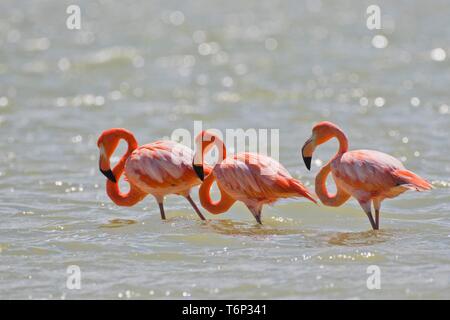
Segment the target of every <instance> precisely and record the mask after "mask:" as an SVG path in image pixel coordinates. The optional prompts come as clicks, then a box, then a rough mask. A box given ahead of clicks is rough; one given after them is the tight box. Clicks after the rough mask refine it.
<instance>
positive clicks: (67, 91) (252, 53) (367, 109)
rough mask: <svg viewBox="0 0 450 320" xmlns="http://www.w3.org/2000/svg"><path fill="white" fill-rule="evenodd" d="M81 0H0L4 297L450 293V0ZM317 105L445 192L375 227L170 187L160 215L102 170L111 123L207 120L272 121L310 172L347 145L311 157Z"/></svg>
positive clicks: (316, 209)
mask: <svg viewBox="0 0 450 320" xmlns="http://www.w3.org/2000/svg"><path fill="white" fill-rule="evenodd" d="M69 4H72V3H71V2H68V1H56V0H50V1H27V2H17V1H12V0H3V1H2V3H1V4H0V48H1V50H0V148H1V149H0V150H1V151H2V152H1V155H0V190H1V193H2V197H1V204H0V214H1V222H0V261H1V263H0V298H3V299H10V298H23V299H29V298H30V299H61V298H63V299H64V298H65V299H83V298H88V299H95V298H100V299H106V298H113V299H128V298H134V299H156V298H157V299H166V298H175V299H197V298H206V299H220V298H268V299H269V298H271V299H305V298H306V299H311V298H320V299H336V298H344V299H380V298H388V299H392V298H407V299H418V298H424V299H431V298H440V299H448V298H450V293H449V292H450V290H449V273H450V265H449V263H450V248H449V245H450V233H449V226H450V221H449V215H450V194H449V190H450V189H449V186H450V153H449V152H448V150H449V146H450V144H449V141H448V138H449V128H450V107H449V105H450V94H449V91H448V84H449V81H450V63H449V61H450V58H449V57H444V59H443V61H437V60H442V52H441V51H440V50H437V51H433V50H434V49H437V48H442V50H443V51H444V53H447V55H449V54H450V46H449V43H450V41H449V40H450V29H449V28H448V26H447V20H448V16H449V14H450V3H448V1H444V0H442V1H437V0H431V1H427V2H422V1H395V2H394V1H378V4H379V6H380V8H381V13H382V27H383V29H382V30H368V29H367V27H366V14H365V11H366V8H367V6H368V5H369V4H372V3H371V2H368V1H356V0H355V1H333V2H332V3H329V2H325V1H322V2H321V3H320V2H316V1H305V2H302V1H246V2H245V3H243V2H242V1H226V2H225V3H223V4H221V5H217V4H215V3H213V2H212V1H203V0H202V1H195V2H187V1H106V0H102V1H78V4H79V5H80V7H81V14H82V28H81V30H68V29H67V28H66V27H65V22H66V18H67V14H66V13H65V10H66V7H67V6H68V5H69ZM376 35H382V36H383V37H381V38H380V37H378V38H376V40H377V39H378V41H375V44H376V45H381V46H384V48H375V47H374V45H373V44H372V41H373V38H374V36H376ZM380 39H381V40H380ZM386 40H387V45H386ZM432 52H434V54H431V53H432ZM377 98H378V99H377ZM321 120H331V121H333V122H336V123H338V124H339V125H340V126H341V127H342V128H343V129H344V130H345V131H346V133H347V135H348V137H349V140H350V148H351V149H359V148H363V149H376V150H380V151H384V152H387V153H389V154H392V155H393V156H395V157H397V158H399V159H401V160H402V161H403V162H404V164H405V166H406V167H407V168H409V169H410V170H413V171H414V172H416V173H417V174H419V175H421V176H423V177H425V178H427V179H428V180H429V181H431V182H432V183H433V185H434V187H435V189H434V190H432V191H431V192H427V193H415V192H409V193H405V194H403V195H402V196H400V197H398V198H396V199H394V200H389V201H386V202H384V203H383V211H382V215H381V228H382V229H381V230H380V231H378V232H373V231H370V230H369V228H370V225H369V222H368V221H367V218H366V216H365V214H364V213H363V212H362V211H361V209H360V208H359V206H358V204H357V203H356V202H355V200H351V201H349V202H348V203H346V204H345V205H344V206H342V207H340V208H328V207H324V206H315V205H313V204H310V203H308V202H306V201H305V200H288V201H281V202H279V203H277V204H276V205H275V206H273V207H267V208H265V209H264V212H263V221H264V225H263V226H258V225H255V222H254V219H253V217H252V216H251V214H250V213H249V212H248V210H247V208H245V207H244V206H243V205H242V204H236V205H234V206H233V207H232V208H231V210H230V212H227V213H225V214H222V215H219V216H212V215H210V214H207V213H206V215H207V216H208V218H210V221H208V222H201V221H199V220H198V218H197V216H196V215H195V213H194V212H193V211H192V210H191V209H190V207H189V204H188V203H187V202H186V201H185V200H184V199H183V198H180V197H176V196H171V197H168V199H167V200H166V213H167V216H168V220H167V221H161V220H160V217H159V210H158V207H157V205H156V203H155V201H154V200H153V199H151V198H150V197H149V198H147V199H145V200H144V201H143V202H142V203H140V204H138V205H136V206H134V207H131V208H123V207H117V206H115V205H114V204H113V203H112V201H111V200H110V199H109V198H108V197H107V195H106V193H105V190H104V183H105V179H104V177H103V176H102V175H101V174H100V172H98V149H97V146H96V139H97V137H98V135H99V134H100V132H101V131H103V130H104V129H107V128H110V127H125V128H128V129H130V130H132V131H133V132H134V133H135V134H136V137H137V139H138V141H139V143H141V144H143V143H147V142H151V141H154V140H157V139H160V138H162V137H165V136H170V135H171V134H172V132H173V130H174V129H177V128H185V129H187V130H189V131H191V132H192V131H193V126H194V121H202V122H203V127H204V128H218V129H221V130H225V129H227V128H231V129H234V128H244V129H248V128H256V129H266V128H268V129H279V134H280V150H279V153H280V159H279V160H280V162H281V163H283V165H284V166H285V167H286V168H287V169H288V170H289V172H290V173H291V174H292V175H293V176H295V177H297V178H299V179H300V180H302V181H303V182H304V183H305V184H308V185H309V186H311V184H312V183H313V179H314V175H315V174H316V173H317V172H318V169H319V165H320V164H321V163H324V162H326V161H327V160H328V159H329V157H331V156H332V155H333V153H334V152H335V150H336V147H337V144H336V143H334V142H330V143H329V144H327V145H324V146H323V147H321V148H320V149H319V150H318V151H317V152H316V158H315V160H316V161H315V162H314V163H313V168H312V171H311V172H308V171H307V170H306V168H305V167H304V165H303V163H302V160H301V159H300V154H299V149H300V147H301V145H302V144H303V142H304V141H305V140H306V139H307V138H308V137H309V135H310V131H311V126H312V125H313V123H315V122H317V121H321ZM123 151H124V147H123V146H121V148H120V150H118V152H117V154H116V157H115V158H114V160H117V159H118V157H119V156H120V153H121V152H123ZM330 188H331V189H333V187H332V186H330ZM193 196H194V198H195V200H196V201H198V197H197V192H196V191H195V192H194V193H193ZM117 219H118V220H117ZM70 265H77V266H78V267H79V268H80V270H81V288H80V289H79V290H77V289H74V290H71V289H68V288H67V286H66V281H67V277H68V274H67V268H68V266H70ZM371 265H376V266H378V267H379V268H380V272H381V278H380V279H381V289H379V290H369V289H368V287H367V285H366V281H367V278H368V277H369V276H370V275H369V274H367V268H368V267H369V266H371Z"/></svg>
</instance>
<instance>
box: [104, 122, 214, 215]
mask: <svg viewBox="0 0 450 320" xmlns="http://www.w3.org/2000/svg"><path fill="white" fill-rule="evenodd" d="M121 139H123V140H125V141H126V142H127V143H128V150H127V151H126V153H125V154H124V155H123V156H122V158H121V159H120V161H119V162H118V163H117V165H116V166H115V167H114V168H113V169H112V170H111V166H110V158H111V155H112V154H113V153H114V150H115V149H116V148H117V145H118V144H119V141H120V140H121ZM97 145H98V147H99V149H100V171H101V172H102V173H103V174H104V175H105V176H106V177H107V178H108V180H107V182H106V192H107V193H108V196H109V197H110V198H111V200H112V201H113V202H114V203H115V204H117V205H119V206H133V205H134V204H136V203H138V202H139V201H141V200H142V199H144V198H145V197H146V196H147V195H148V194H151V195H153V196H154V197H155V198H156V201H157V202H158V205H159V209H160V212H161V218H162V219H163V220H164V219H165V218H166V216H165V213H164V205H163V201H164V197H165V196H166V195H168V194H178V195H181V196H183V197H185V198H186V199H187V200H188V201H189V203H190V204H191V206H192V207H193V208H194V210H195V212H196V213H197V214H198V216H199V217H200V219H202V220H205V217H204V216H203V215H202V213H201V212H200V210H199V209H198V207H197V206H196V205H195V203H194V201H193V200H192V198H191V196H190V191H191V188H192V187H194V186H196V185H199V184H200V183H201V181H200V180H199V179H198V177H197V175H196V173H195V171H194V169H193V167H192V159H193V152H192V150H191V149H189V148H188V147H186V146H183V145H181V144H179V143H176V142H173V141H165V140H163V141H156V142H153V143H150V144H146V145H143V146H140V147H138V144H137V141H136V139H135V137H134V135H133V133H131V132H130V131H128V130H126V129H121V128H113V129H109V130H106V131H104V132H103V133H102V134H101V135H100V137H99V138H98V142H97ZM210 170H211V168H210V167H206V168H205V171H208V172H209V171H210ZM124 172H125V176H126V179H127V180H128V182H129V184H130V190H129V192H128V193H126V194H124V193H122V192H121V191H120V190H119V183H118V181H119V179H120V176H121V175H122V174H123V173H124Z"/></svg>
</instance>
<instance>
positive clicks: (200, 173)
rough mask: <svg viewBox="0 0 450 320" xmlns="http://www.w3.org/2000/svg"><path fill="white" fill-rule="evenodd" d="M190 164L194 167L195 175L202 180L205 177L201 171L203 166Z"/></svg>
mask: <svg viewBox="0 0 450 320" xmlns="http://www.w3.org/2000/svg"><path fill="white" fill-rule="evenodd" d="M192 166H193V167H194V171H195V173H196V174H197V177H199V179H200V180H202V181H203V180H204V179H205V172H204V171H203V166H199V165H196V164H192Z"/></svg>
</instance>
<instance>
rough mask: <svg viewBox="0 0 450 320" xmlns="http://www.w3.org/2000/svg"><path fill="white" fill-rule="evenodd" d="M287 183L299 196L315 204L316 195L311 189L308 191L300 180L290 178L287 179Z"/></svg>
mask: <svg viewBox="0 0 450 320" xmlns="http://www.w3.org/2000/svg"><path fill="white" fill-rule="evenodd" d="M289 185H290V187H291V188H292V189H293V190H294V191H295V192H296V193H298V194H299V195H300V196H302V197H305V198H307V199H309V200H311V201H312V202H314V203H315V204H317V200H316V196H315V195H314V194H313V193H312V192H311V191H309V190H308V189H307V188H306V187H305V186H304V185H303V184H302V183H301V182H300V181H297V180H295V179H291V180H289Z"/></svg>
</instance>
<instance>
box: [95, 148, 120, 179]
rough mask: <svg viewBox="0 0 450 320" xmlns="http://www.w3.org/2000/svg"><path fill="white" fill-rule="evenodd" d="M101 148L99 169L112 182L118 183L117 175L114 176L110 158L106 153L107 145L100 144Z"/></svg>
mask: <svg viewBox="0 0 450 320" xmlns="http://www.w3.org/2000/svg"><path fill="white" fill-rule="evenodd" d="M99 149H100V160H99V164H98V166H99V169H100V172H101V173H103V174H104V175H105V177H106V178H108V179H109V180H111V181H112V182H114V183H116V182H117V180H116V177H115V176H114V173H113V172H112V171H111V167H110V163H109V159H108V157H107V155H106V151H105V147H104V145H103V144H99Z"/></svg>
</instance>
